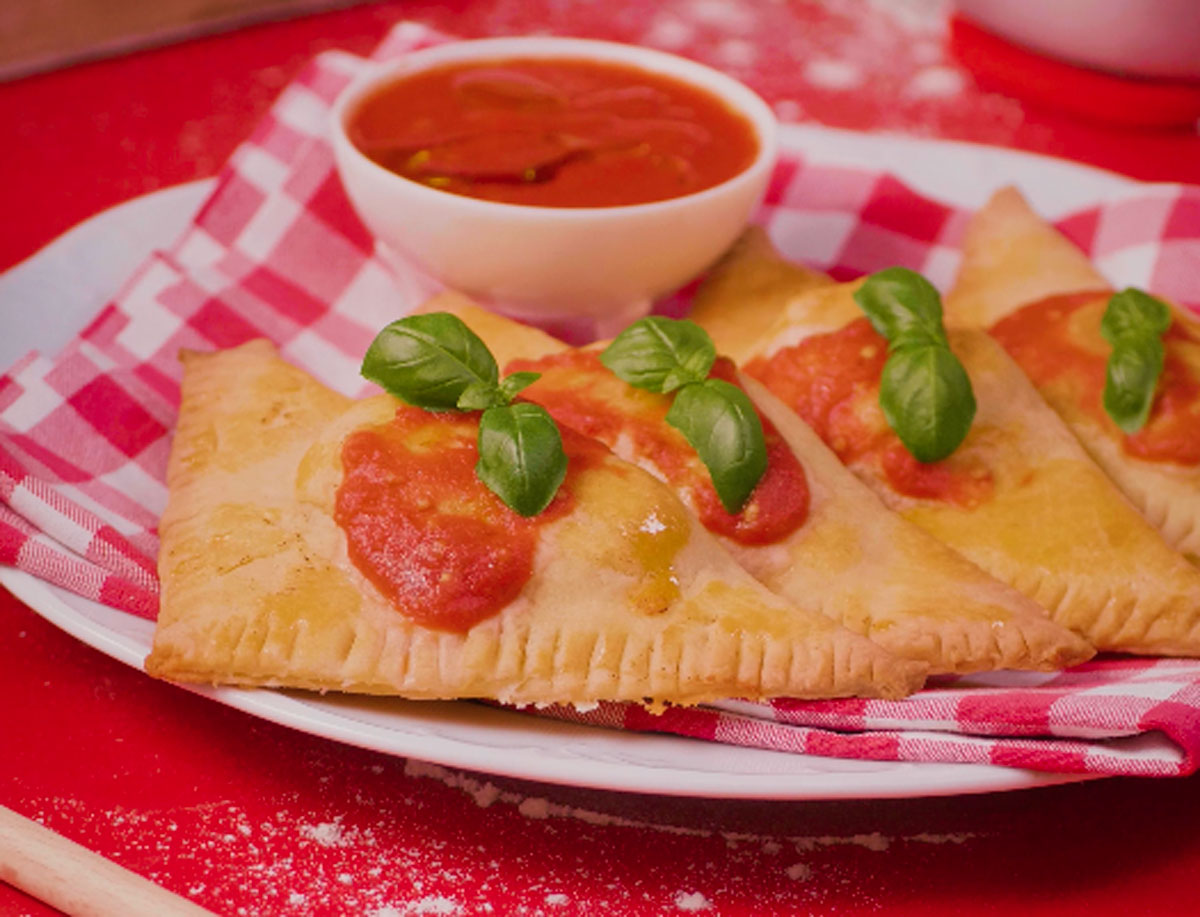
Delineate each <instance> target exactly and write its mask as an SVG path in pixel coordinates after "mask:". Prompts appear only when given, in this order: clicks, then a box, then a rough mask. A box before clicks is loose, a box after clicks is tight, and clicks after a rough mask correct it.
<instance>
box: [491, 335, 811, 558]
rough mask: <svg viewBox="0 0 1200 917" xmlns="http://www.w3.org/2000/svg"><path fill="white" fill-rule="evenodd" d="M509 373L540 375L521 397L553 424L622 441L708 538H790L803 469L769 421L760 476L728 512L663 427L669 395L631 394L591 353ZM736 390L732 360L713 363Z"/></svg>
mask: <svg viewBox="0 0 1200 917" xmlns="http://www.w3.org/2000/svg"><path fill="white" fill-rule="evenodd" d="M507 370H508V372H518V371H520V372H526V371H532V372H540V373H541V374H542V377H541V378H540V379H539V380H538V381H537V382H535V383H533V385H531V386H530V387H529V388H527V389H526V390H525V391H524V393H523V394H524V395H525V396H526V397H528V398H529V399H530V400H531V401H536V402H537V403H538V404H540V405H542V406H543V407H544V408H546V410H548V411H549V412H550V413H551V415H553V417H554V418H555V420H558V421H560V422H561V423H562V424H566V425H568V426H571V427H574V428H575V429H576V430H578V431H580V432H581V433H585V434H587V435H588V436H592V437H595V438H596V439H598V440H600V441H601V442H603V443H606V444H608V445H610V446H612V445H614V444H615V443H616V442H617V441H618V440H619V439H622V438H625V439H627V441H628V442H629V443H630V444H631V447H632V454H631V456H630V457H631V458H632V459H633V460H634V461H636V462H639V463H646V464H649V465H652V466H654V468H655V469H656V470H657V471H658V472H659V474H660V475H661V476H662V477H663V478H664V479H665V480H666V481H667V482H668V483H670V484H671V485H673V486H674V487H675V488H676V490H677V492H680V493H681V494H682V495H683V497H684V500H685V502H688V503H690V504H691V506H692V508H693V510H694V511H695V512H696V515H697V516H698V517H699V518H700V521H701V522H702V523H703V524H704V526H705V528H707V529H708V530H709V531H711V532H715V533H717V534H719V535H724V536H725V537H727V538H731V539H733V540H734V541H737V542H739V543H741V544H750V545H755V544H772V543H774V542H777V541H780V540H781V539H783V538H786V537H787V536H788V535H790V534H791V533H792V532H794V531H796V529H798V528H799V527H800V526H801V525H803V524H804V520H805V519H806V518H807V515H808V503H809V492H808V481H807V478H806V477H805V474H804V468H803V467H802V466H801V464H800V462H799V460H798V459H797V458H796V456H795V455H794V454H793V453H792V450H791V449H790V448H789V447H788V445H787V444H786V443H785V442H784V441H783V438H782V437H781V436H780V435H779V431H778V430H776V429H775V427H774V426H773V425H772V424H771V422H770V421H769V420H767V419H766V418H764V417H762V416H761V414H760V417H759V419H760V420H761V422H762V425H763V436H764V439H765V440H766V445H767V470H766V472H765V473H764V474H763V476H762V479H761V480H760V481H759V482H758V486H757V487H756V488H755V489H754V492H753V493H752V494H751V495H750V499H749V500H748V501H747V503H746V505H745V506H744V507H742V509H741V511H740V512H738V513H729V512H728V511H726V509H725V507H724V506H722V505H721V501H720V498H719V497H718V496H717V492H716V489H715V488H714V487H713V485H712V480H711V478H710V477H709V473H708V469H707V468H705V467H704V464H703V463H702V462H701V461H700V459H699V457H698V456H697V455H696V452H695V450H694V449H692V447H691V446H690V445H689V444H688V442H687V440H686V439H685V438H684V436H683V434H682V433H680V432H679V431H678V430H676V429H675V428H674V427H672V426H671V425H670V424H668V423H667V421H666V416H667V411H668V410H670V407H671V398H670V396H669V395H660V394H657V393H654V392H648V391H645V390H642V389H636V388H633V387H632V386H630V385H627V384H626V383H624V382H622V381H621V380H620V379H618V378H617V377H616V376H614V375H613V374H612V373H610V372H609V371H608V370H607V369H606V368H605V367H604V365H603V364H602V363H601V362H600V356H599V354H598V353H597V352H596V351H592V350H569V351H563V352H562V353H557V354H552V355H550V356H547V357H543V358H541V359H538V360H516V361H513V362H512V363H510V364H509V365H508V368H507ZM709 375H710V376H711V377H713V378H717V379H721V380H722V381H725V382H729V383H730V384H732V385H737V384H738V383H737V372H736V370H735V368H734V365H733V363H732V361H730V360H729V359H727V358H725V357H718V358H717V361H716V362H715V363H714V365H713V368H712V371H711V372H710V374H709Z"/></svg>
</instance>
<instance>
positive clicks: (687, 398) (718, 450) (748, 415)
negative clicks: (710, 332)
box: [667, 379, 767, 513]
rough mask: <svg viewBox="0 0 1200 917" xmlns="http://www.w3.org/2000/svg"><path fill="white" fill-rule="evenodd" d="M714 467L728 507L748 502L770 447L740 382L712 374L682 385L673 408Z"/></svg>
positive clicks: (671, 417)
mask: <svg viewBox="0 0 1200 917" xmlns="http://www.w3.org/2000/svg"><path fill="white" fill-rule="evenodd" d="M667 423H669V424H670V425H671V426H673V427H675V428H676V429H677V430H679V431H680V432H681V433H682V434H683V435H684V436H685V437H686V438H687V441H688V442H689V443H691V444H692V448H694V449H695V450H696V454H697V455H699V456H700V461H702V462H704V464H705V466H707V468H708V473H709V476H710V477H711V478H712V482H713V487H714V488H715V489H716V491H717V496H718V497H719V498H720V499H721V505H722V506H724V507H725V509H726V511H727V512H730V513H736V512H738V511H740V510H741V508H742V507H743V506H745V505H746V501H747V500H748V499H750V494H751V493H752V492H753V491H754V488H755V487H756V486H758V482H759V479H760V478H762V476H763V473H764V472H765V471H766V470H767V447H766V444H765V441H764V440H763V430H762V422H761V421H760V420H759V419H758V412H757V411H756V410H755V409H754V404H753V402H751V400H750V398H749V396H747V395H746V393H745V392H743V391H742V390H741V389H740V388H738V387H737V386H736V385H730V384H729V383H728V382H724V381H722V380H720V379H706V380H704V381H703V382H697V383H693V384H691V385H686V386H684V387H683V388H681V389H680V390H679V391H678V392H677V393H676V395H675V401H674V403H673V404H672V405H671V409H670V410H669V411H668V412H667Z"/></svg>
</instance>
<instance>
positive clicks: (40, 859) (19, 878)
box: [0, 806, 213, 917]
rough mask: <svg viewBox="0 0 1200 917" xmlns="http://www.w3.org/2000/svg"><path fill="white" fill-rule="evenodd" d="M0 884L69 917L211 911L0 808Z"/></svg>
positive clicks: (162, 916) (179, 915)
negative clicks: (6, 885) (7, 884)
mask: <svg viewBox="0 0 1200 917" xmlns="http://www.w3.org/2000/svg"><path fill="white" fill-rule="evenodd" d="M0 880H3V881H5V882H7V883H9V884H10V885H15V886H16V887H17V888H19V889H21V890H22V891H23V892H25V893H26V894H29V895H32V896H33V897H34V898H37V899H38V900H39V901H44V902H45V903H46V904H49V905H51V906H53V907H56V908H58V909H59V910H60V911H63V912H64V913H67V914H70V915H72V917H206V915H207V917H213V914H212V912H211V911H206V910H205V909H204V908H202V907H199V906H197V905H195V904H192V902H190V901H188V900H187V899H186V898H181V897H179V896H178V895H176V894H174V893H173V892H169V891H167V890H166V889H165V888H161V887H160V886H158V885H155V884H154V883H153V882H151V881H150V880H149V879H144V878H142V877H141V876H139V875H138V874H137V873H135V872H130V871H129V870H128V869H125V868H123V867H121V866H118V865H117V864H116V863H114V862H112V861H111V860H106V859H105V858H104V857H102V856H100V855H99V854H97V853H92V851H90V850H88V849H87V848H86V847H81V846H80V845H79V844H76V843H75V842H74V841H71V840H67V838H65V837H63V836H62V835H61V834H55V833H54V832H53V831H51V830H50V829H49V828H45V827H43V826H41V825H39V824H38V823H37V822H35V821H31V820H30V819H28V818H25V817H24V816H23V815H18V814H17V813H16V812H14V811H12V809H7V808H5V807H4V806H0Z"/></svg>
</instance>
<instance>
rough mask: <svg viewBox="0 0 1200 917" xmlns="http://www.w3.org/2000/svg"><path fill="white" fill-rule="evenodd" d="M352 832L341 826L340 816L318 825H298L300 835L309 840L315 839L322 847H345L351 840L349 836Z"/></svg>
mask: <svg viewBox="0 0 1200 917" xmlns="http://www.w3.org/2000/svg"><path fill="white" fill-rule="evenodd" d="M352 833H353V832H348V831H346V829H345V828H343V827H342V821H341V819H340V818H335V819H334V820H333V821H326V822H321V824H319V825H301V826H300V836H301V837H306V838H308V839H309V840H310V841H316V842H317V843H318V844H320V845H321V846H322V847H345V846H347V845H348V844H349V843H350V842H351V841H352V840H353V838H352V837H351V834H352Z"/></svg>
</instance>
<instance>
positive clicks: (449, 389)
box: [362, 312, 500, 411]
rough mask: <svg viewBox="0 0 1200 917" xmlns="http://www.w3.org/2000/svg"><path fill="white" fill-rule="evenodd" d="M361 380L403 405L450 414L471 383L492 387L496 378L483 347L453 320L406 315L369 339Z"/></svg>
mask: <svg viewBox="0 0 1200 917" xmlns="http://www.w3.org/2000/svg"><path fill="white" fill-rule="evenodd" d="M362 374H363V376H365V377H366V378H367V379H370V380H371V381H372V382H376V383H378V384H379V385H380V386H381V387H382V388H383V389H384V390H385V391H388V392H390V393H391V394H393V395H395V396H396V397H397V398H400V399H402V400H404V401H407V402H408V403H409V404H412V405H416V406H417V407H419V408H425V409H426V410H431V411H450V410H454V409H455V408H456V407H457V406H458V399H459V398H460V397H461V396H462V394H463V392H465V391H466V390H467V388H468V387H469V386H470V385H472V384H473V383H491V384H492V385H495V384H496V382H497V380H498V379H499V376H500V372H499V369H498V368H497V366H496V361H495V359H493V357H492V355H491V353H490V352H489V351H488V349H487V346H486V345H485V344H484V343H483V341H481V340H480V339H479V338H478V337H477V336H476V334H475V332H473V331H472V330H471V329H470V328H468V327H467V326H466V324H465V323H464V322H463V321H462V319H460V318H458V317H457V316H454V315H450V314H448V313H446V312H430V313H426V314H423V315H410V316H408V317H406V318H402V319H399V320H398V321H394V322H392V323H391V324H390V325H388V326H387V327H386V328H384V329H383V330H382V331H380V332H379V334H377V335H376V336H375V340H374V341H372V342H371V346H370V347H369V348H368V349H367V353H366V356H365V357H364V358H363V363H362Z"/></svg>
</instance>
